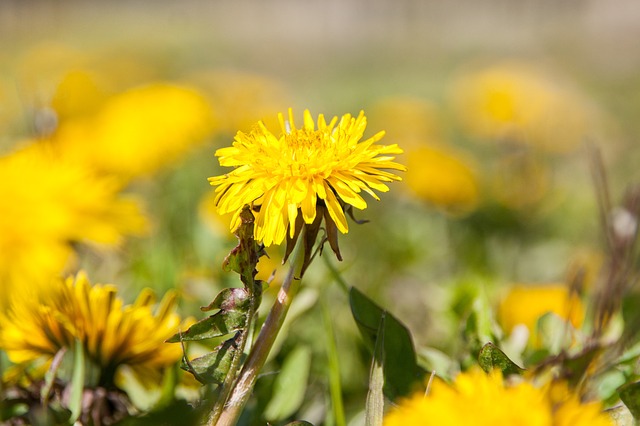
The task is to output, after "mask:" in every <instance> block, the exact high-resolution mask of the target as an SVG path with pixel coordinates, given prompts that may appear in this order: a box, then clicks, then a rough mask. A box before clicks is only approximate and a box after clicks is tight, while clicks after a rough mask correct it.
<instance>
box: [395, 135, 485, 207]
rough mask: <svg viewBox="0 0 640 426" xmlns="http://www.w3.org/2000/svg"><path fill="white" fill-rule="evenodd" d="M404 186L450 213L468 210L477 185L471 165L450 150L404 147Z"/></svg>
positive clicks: (475, 198) (472, 201)
mask: <svg viewBox="0 0 640 426" xmlns="http://www.w3.org/2000/svg"><path fill="white" fill-rule="evenodd" d="M406 158H407V168H408V171H407V174H406V177H405V182H406V185H407V186H408V187H409V188H410V189H411V190H412V191H413V192H414V193H415V194H416V195H417V196H418V197H420V198H422V199H423V200H426V201H428V202H430V203H432V204H433V205H435V206H437V207H440V208H442V209H443V210H445V211H446V212H449V213H453V214H464V213H468V212H470V211H472V210H473V209H474V208H475V207H476V205H477V204H478V198H479V187H478V186H479V185H478V181H477V177H476V175H475V173H474V171H473V169H472V167H471V165H470V164H469V163H468V162H467V161H465V160H464V159H463V158H462V157H461V156H459V155H456V154H454V153H453V152H450V150H445V149H439V148H436V147H429V146H426V145H425V146H422V147H419V148H413V149H408V150H407V152H406Z"/></svg>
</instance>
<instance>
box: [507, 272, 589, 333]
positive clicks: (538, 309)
mask: <svg viewBox="0 0 640 426" xmlns="http://www.w3.org/2000/svg"><path fill="white" fill-rule="evenodd" d="M548 313H552V314H555V315H557V316H558V317H560V318H561V319H563V320H566V321H568V322H569V323H570V324H571V325H572V326H573V327H575V328H578V327H580V326H581V325H582V321H583V320H584V307H583V305H582V302H581V301H580V298H579V297H578V295H577V294H575V293H574V292H572V291H570V289H569V287H568V286H566V285H563V284H547V285H539V284H538V285H514V286H513V287H511V288H510V289H509V291H508V293H507V295H506V296H505V297H504V299H503V300H502V301H501V303H500V307H499V310H498V318H499V321H500V323H501V325H502V327H503V328H504V330H505V331H506V332H507V333H510V332H511V331H513V329H514V328H515V327H516V326H517V325H524V326H526V327H527V329H528V330H529V333H530V336H531V337H532V341H533V342H534V343H536V342H537V340H538V339H537V338H536V334H535V332H536V331H537V323H538V320H539V319H540V318H541V317H542V316H543V315H545V314H548Z"/></svg>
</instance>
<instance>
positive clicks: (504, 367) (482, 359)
mask: <svg viewBox="0 0 640 426" xmlns="http://www.w3.org/2000/svg"><path fill="white" fill-rule="evenodd" d="M478 364H480V368H482V369H483V370H484V371H485V372H487V373H489V372H491V370H493V369H494V368H497V369H499V370H500V371H502V374H503V375H505V376H509V375H512V374H518V375H519V374H522V373H523V372H524V369H523V368H520V367H519V366H518V365H517V364H516V363H515V362H513V361H511V360H510V359H509V357H508V356H507V355H506V354H505V353H504V352H502V350H500V348H499V347H497V346H496V345H494V344H493V343H491V342H489V343H487V344H486V345H484V346H483V347H482V349H480V353H479V354H478Z"/></svg>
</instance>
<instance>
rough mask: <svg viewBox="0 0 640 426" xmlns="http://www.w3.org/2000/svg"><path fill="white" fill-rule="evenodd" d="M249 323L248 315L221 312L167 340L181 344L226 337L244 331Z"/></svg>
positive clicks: (236, 312) (235, 312)
mask: <svg viewBox="0 0 640 426" xmlns="http://www.w3.org/2000/svg"><path fill="white" fill-rule="evenodd" d="M246 323H247V314H246V313H245V312H238V311H219V312H218V313H216V314H215V315H211V316H210V317H207V318H205V319H203V320H200V321H198V322H197V323H195V324H193V325H192V326H191V327H189V329H188V330H187V331H185V332H182V333H176V334H174V335H173V336H171V338H169V339H168V340H167V343H179V342H180V341H185V342H188V341H194V340H204V339H211V338H214V337H220V336H225V335H227V334H231V333H234V332H236V331H238V330H242V329H243V328H244V327H245V325H246Z"/></svg>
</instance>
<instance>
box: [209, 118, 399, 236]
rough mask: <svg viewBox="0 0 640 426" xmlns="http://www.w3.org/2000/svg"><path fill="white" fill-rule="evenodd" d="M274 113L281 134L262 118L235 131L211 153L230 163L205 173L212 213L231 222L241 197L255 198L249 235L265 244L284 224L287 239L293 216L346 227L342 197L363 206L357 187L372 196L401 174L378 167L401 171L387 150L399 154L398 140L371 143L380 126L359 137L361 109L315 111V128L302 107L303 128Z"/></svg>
mask: <svg viewBox="0 0 640 426" xmlns="http://www.w3.org/2000/svg"><path fill="white" fill-rule="evenodd" d="M278 118H279V121H280V127H281V132H282V133H281V135H280V136H275V135H274V134H273V133H271V132H270V131H269V130H268V129H267V128H266V127H265V125H264V124H263V123H262V122H258V124H257V125H256V126H255V127H254V129H253V130H252V131H251V132H250V133H243V132H238V134H237V135H236V137H235V140H234V142H233V146H231V147H227V148H221V149H219V150H218V151H217V152H216V156H217V157H219V160H220V164H221V165H222V166H224V167H234V170H232V171H231V172H229V173H227V174H225V175H221V176H216V177H212V178H209V180H210V182H211V185H214V186H217V188H216V193H217V196H216V200H215V202H216V205H217V206H218V212H219V213H220V214H226V213H230V212H234V213H235V216H234V220H233V221H232V224H231V228H232V229H235V228H236V227H237V226H238V225H239V220H238V219H239V214H240V211H241V210H242V207H243V206H244V205H245V204H253V205H260V210H259V212H258V213H257V214H256V221H255V238H256V240H258V241H261V242H262V243H264V245H265V246H270V245H272V244H280V243H282V242H283V240H284V239H285V236H286V235H287V230H289V236H290V237H291V238H293V236H294V234H295V232H296V228H297V229H298V230H299V229H300V226H302V224H301V223H300V224H299V226H296V219H297V218H298V217H299V215H301V217H302V219H303V220H304V223H306V224H312V223H313V222H314V221H315V220H316V217H318V218H319V219H320V220H322V217H323V216H324V218H325V221H326V224H327V226H328V227H329V226H331V227H334V229H335V227H337V229H338V230H340V232H342V233H347V231H348V229H349V228H348V225H347V219H346V217H345V212H344V209H345V204H346V205H349V206H353V207H356V208H358V209H364V208H366V207H367V203H366V201H365V200H364V199H363V198H362V197H361V196H360V192H362V191H364V192H367V193H369V194H370V195H371V196H373V197H374V198H375V199H379V197H378V196H377V195H376V194H375V193H374V192H373V190H377V191H380V192H386V191H388V190H389V187H388V186H387V185H386V184H385V182H392V181H397V180H401V179H400V177H399V176H397V175H395V174H393V173H391V172H387V171H384V169H391V170H405V167H404V166H402V165H400V164H398V163H395V162H393V160H394V158H395V157H393V156H391V155H393V154H400V153H402V150H401V149H400V148H399V147H398V145H396V144H394V145H376V144H375V143H376V142H377V141H379V140H380V139H382V137H383V136H384V132H378V133H376V134H375V135H374V136H372V137H370V138H368V139H366V140H365V141H362V142H361V141H360V139H361V138H362V136H363V133H364V130H365V128H366V125H367V119H366V118H365V116H364V113H363V112H361V113H360V114H359V115H358V116H357V117H352V116H351V115H350V114H345V115H344V116H342V118H341V119H340V121H339V122H338V117H334V118H333V119H332V120H331V122H329V123H327V122H326V121H325V118H324V115H322V114H320V115H319V116H318V123H317V129H316V124H315V123H314V121H313V118H312V116H311V113H310V112H309V111H308V110H305V112H304V125H303V127H302V128H296V127H295V124H294V120H293V112H292V111H291V110H289V119H288V120H286V121H285V119H284V117H283V115H282V114H279V115H278ZM336 124H337V126H336ZM389 154H391V155H389ZM329 232H331V231H329ZM332 247H333V246H332Z"/></svg>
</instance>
